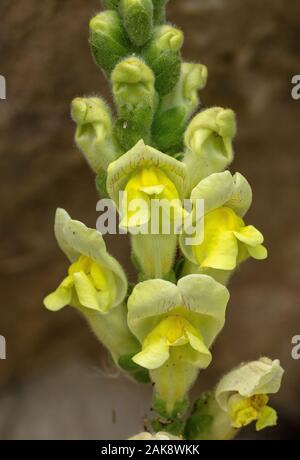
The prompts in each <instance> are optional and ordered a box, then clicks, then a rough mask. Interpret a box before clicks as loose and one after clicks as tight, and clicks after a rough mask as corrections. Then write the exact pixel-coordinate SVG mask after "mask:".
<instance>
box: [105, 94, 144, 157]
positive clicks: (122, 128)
mask: <svg viewBox="0 0 300 460" xmlns="http://www.w3.org/2000/svg"><path fill="white" fill-rule="evenodd" d="M152 118H153V112H152V108H151V106H149V105H147V103H144V102H141V103H140V104H139V105H137V106H132V105H129V104H128V105H127V106H123V107H122V109H121V110H120V116H119V117H118V120H117V121H116V123H115V131H114V132H115V136H116V139H117V140H118V142H119V144H120V145H121V147H122V148H123V149H124V150H125V151H126V152H127V151H128V150H130V149H132V147H134V146H135V145H136V144H137V142H138V141H139V140H140V139H143V141H144V142H145V143H147V144H149V141H150V135H151V130H150V127H151V123H152Z"/></svg>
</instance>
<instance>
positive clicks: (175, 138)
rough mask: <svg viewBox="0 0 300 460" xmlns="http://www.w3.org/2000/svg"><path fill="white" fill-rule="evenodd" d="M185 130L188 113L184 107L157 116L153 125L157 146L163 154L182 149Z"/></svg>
mask: <svg viewBox="0 0 300 460" xmlns="http://www.w3.org/2000/svg"><path fill="white" fill-rule="evenodd" d="M185 128H186V111H185V108H184V107H174V108H172V109H170V110H167V111H166V112H163V113H161V114H159V115H157V116H156V117H155V119H154V122H153V125H152V136H153V140H154V143H155V146H156V147H157V148H158V149H159V150H161V151H163V152H167V151H170V150H172V149H175V150H176V148H177V149H180V147H181V145H182V140H183V134H184V131H185ZM177 152H178V150H177Z"/></svg>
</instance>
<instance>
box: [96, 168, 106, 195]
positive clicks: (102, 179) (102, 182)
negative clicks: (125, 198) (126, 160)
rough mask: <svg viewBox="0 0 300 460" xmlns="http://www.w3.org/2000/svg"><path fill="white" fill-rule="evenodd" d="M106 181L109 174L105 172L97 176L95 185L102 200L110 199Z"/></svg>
mask: <svg viewBox="0 0 300 460" xmlns="http://www.w3.org/2000/svg"><path fill="white" fill-rule="evenodd" d="M106 181H107V174H106V173H105V172H103V173H99V174H97V176H96V179H95V183H96V189H97V191H98V193H99V195H100V197H101V198H108V197H109V195H108V193H107V190H106Z"/></svg>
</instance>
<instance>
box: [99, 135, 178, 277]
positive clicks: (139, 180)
mask: <svg viewBox="0 0 300 460" xmlns="http://www.w3.org/2000/svg"><path fill="white" fill-rule="evenodd" d="M185 187H186V167H185V165H184V164H183V163H181V162H180V161H177V160H175V159H174V158H172V157H170V156H168V155H165V154H163V153H161V152H159V151H158V150H155V149H154V148H152V147H149V146H147V145H145V143H144V142H143V141H142V140H141V141H139V142H138V143H137V144H136V145H135V146H134V147H133V149H131V150H129V152H127V153H125V154H124V155H122V157H120V158H119V159H118V160H116V161H114V162H113V163H111V164H110V166H109V168H108V178H107V190H108V193H109V195H110V197H111V198H112V199H113V200H114V202H115V203H116V205H117V207H118V209H119V212H120V213H121V216H122V220H121V223H120V225H121V227H123V228H125V229H128V230H129V231H130V233H131V235H132V246H133V252H134V254H135V256H136V259H137V262H138V264H139V266H140V269H141V271H142V272H143V273H144V274H145V275H146V277H149V278H162V277H163V276H164V275H166V274H168V273H169V272H170V270H171V268H172V265H173V261H174V256H175V254H176V249H177V243H178V236H177V234H176V232H175V228H176V227H177V225H179V226H180V225H181V224H182V219H183V216H184V214H185V211H184V209H183V207H182V200H183V198H184V195H185V189H186V188H185Z"/></svg>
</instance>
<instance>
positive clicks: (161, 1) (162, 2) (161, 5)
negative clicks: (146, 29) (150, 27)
mask: <svg viewBox="0 0 300 460" xmlns="http://www.w3.org/2000/svg"><path fill="white" fill-rule="evenodd" d="M168 1H169V0H152V3H153V20H154V24H155V25H157V24H162V23H163V22H164V21H165V20H166V5H167V3H168Z"/></svg>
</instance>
